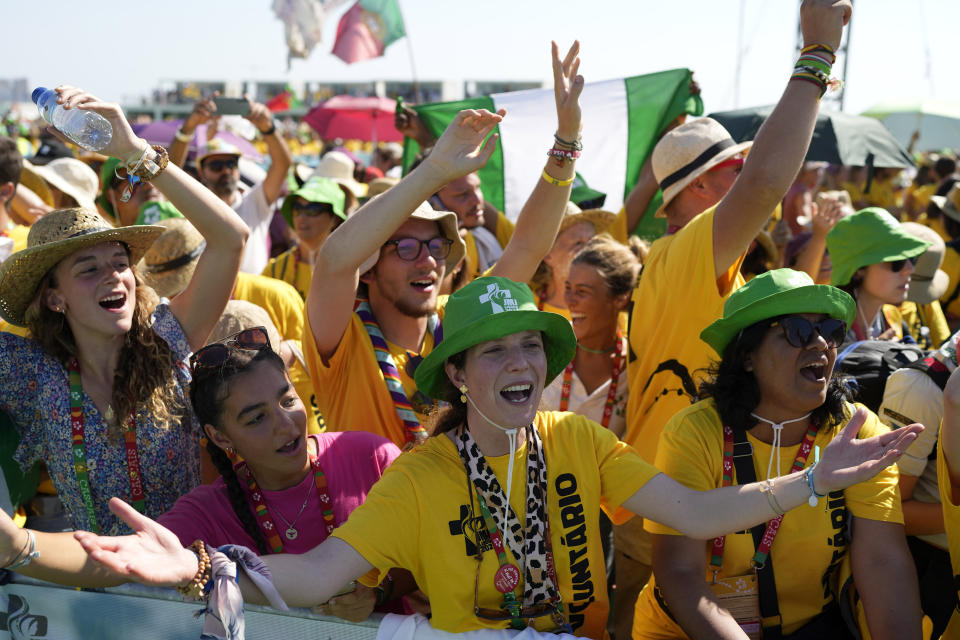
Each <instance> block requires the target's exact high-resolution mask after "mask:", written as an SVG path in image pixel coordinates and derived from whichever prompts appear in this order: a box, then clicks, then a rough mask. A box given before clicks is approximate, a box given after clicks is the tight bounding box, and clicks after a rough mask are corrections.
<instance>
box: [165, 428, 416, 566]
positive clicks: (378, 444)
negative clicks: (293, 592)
mask: <svg viewBox="0 0 960 640" xmlns="http://www.w3.org/2000/svg"><path fill="white" fill-rule="evenodd" d="M309 437H310V438H312V439H313V440H314V441H315V443H316V445H317V452H318V455H319V459H320V466H321V468H322V469H323V473H324V475H325V476H326V479H327V491H329V492H330V499H331V500H332V501H333V517H334V519H335V520H336V522H337V526H339V525H341V524H343V523H344V522H345V521H346V520H347V516H348V515H350V512H351V511H353V510H354V509H355V508H356V507H358V506H359V505H360V504H361V503H362V502H363V501H364V500H365V499H366V497H367V493H368V492H369V491H370V488H371V487H372V486H373V485H374V483H375V482H376V481H377V480H379V479H380V476H381V475H382V474H383V472H384V470H386V468H387V467H388V466H390V463H391V462H393V461H394V459H395V458H396V457H397V456H398V455H400V449H398V448H397V446H396V445H395V444H393V443H392V442H390V441H389V440H387V439H386V438H382V437H380V436H378V435H374V434H372V433H368V432H366V431H343V432H337V433H321V434H317V435H311V436H309ZM241 485H242V486H243V489H244V493H247V487H246V483H244V482H243V480H242V479H241ZM308 489H309V492H308ZM308 493H309V497H307V495H308ZM263 494H264V497H265V498H266V502H267V505H268V507H269V508H270V510H271V512H273V510H274V509H279V510H280V513H282V514H283V515H284V517H286V518H287V519H288V520H289V519H291V518H293V517H294V516H295V514H296V513H297V512H298V511H300V507H301V506H302V505H303V501H304V498H307V507H306V508H305V509H304V511H303V513H302V514H301V515H300V517H299V519H297V521H296V529H297V531H298V532H299V534H300V535H299V537H298V538H297V539H296V540H287V538H286V537H285V536H283V535H282V534H281V536H282V537H281V540H282V541H283V545H284V553H306V552H307V551H309V550H310V549H312V548H313V547H315V546H317V545H318V544H320V543H321V542H323V541H324V540H325V539H326V538H327V533H326V526H325V524H324V520H323V514H322V513H321V509H320V498H319V497H318V495H317V490H316V487H315V485H314V482H313V474H312V473H308V474H307V475H306V477H304V479H303V480H302V481H301V482H300V483H299V484H298V485H296V486H294V487H290V488H289V489H284V490H282V491H264V492H263ZM247 502H248V504H250V509H251V513H252V511H253V504H252V503H251V502H250V498H249V495H248V497H247ZM272 517H273V519H274V522H275V523H276V525H277V526H278V527H280V528H281V531H282V530H283V529H285V528H286V527H284V526H283V521H282V520H281V519H280V518H278V517H276V516H275V515H274V516H272ZM158 522H160V524H162V525H163V526H165V527H166V528H168V529H170V530H171V531H173V533H174V534H176V536H177V537H178V538H180V542H181V544H183V545H189V544H190V543H192V542H193V541H194V540H197V539H200V540H203V541H204V542H206V543H207V544H210V545H212V546H215V547H219V546H221V545H224V544H239V545H243V546H245V547H248V548H250V549H254V550H255V549H256V544H255V543H254V541H253V538H251V537H250V536H249V535H248V534H247V532H246V530H244V528H243V525H242V524H241V523H240V520H239V519H238V518H237V516H236V514H235V513H234V511H233V507H232V506H231V505H230V498H229V496H228V495H227V485H226V483H225V482H224V481H223V478H217V480H216V481H215V482H214V483H213V484H210V485H202V486H199V487H197V488H196V489H194V490H193V491H191V492H190V493H188V494H187V495H185V496H183V497H182V498H180V499H179V500H177V502H176V504H174V505H173V508H172V509H170V511H167V512H166V513H164V514H163V515H161V516H160V517H159V518H158Z"/></svg>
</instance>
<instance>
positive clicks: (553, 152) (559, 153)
mask: <svg viewBox="0 0 960 640" xmlns="http://www.w3.org/2000/svg"><path fill="white" fill-rule="evenodd" d="M547 155H548V156H556V157H558V158H567V159H568V160H576V159H577V158H579V157H580V152H579V151H575V150H570V149H557V148H556V147H553V148H552V149H550V150H549V151H547Z"/></svg>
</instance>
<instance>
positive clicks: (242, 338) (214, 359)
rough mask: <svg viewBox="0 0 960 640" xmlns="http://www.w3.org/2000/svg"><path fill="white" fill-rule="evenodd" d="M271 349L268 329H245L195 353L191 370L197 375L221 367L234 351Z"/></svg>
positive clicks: (191, 358)
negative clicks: (199, 372)
mask: <svg viewBox="0 0 960 640" xmlns="http://www.w3.org/2000/svg"><path fill="white" fill-rule="evenodd" d="M270 348H271V347H270V336H269V335H268V334H267V329H266V327H253V328H251V329H244V330H243V331H238V332H237V333H235V334H233V335H232V336H227V337H226V338H224V339H223V340H221V341H219V342H214V343H212V344H208V345H207V346H205V347H203V348H201V349H198V350H197V351H195V352H194V354H193V355H192V356H190V370H191V372H192V373H195V372H197V371H199V370H201V369H213V368H216V367H219V366H220V365H222V364H223V363H224V362H226V361H227V358H229V357H230V351H231V350H233V349H243V350H245V351H262V350H263V349H270Z"/></svg>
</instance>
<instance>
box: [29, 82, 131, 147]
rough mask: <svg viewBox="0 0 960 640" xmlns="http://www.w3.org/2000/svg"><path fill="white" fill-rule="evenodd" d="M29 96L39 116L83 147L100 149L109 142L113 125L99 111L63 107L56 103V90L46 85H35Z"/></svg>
mask: <svg viewBox="0 0 960 640" xmlns="http://www.w3.org/2000/svg"><path fill="white" fill-rule="evenodd" d="M31 97H32V98H33V101H34V102H35V103H36V105H37V109H39V110H40V117H42V118H43V119H44V120H46V121H47V122H49V123H50V124H52V125H53V126H54V127H56V128H57V129H58V130H59V131H60V132H61V133H62V134H63V135H65V136H67V137H68V138H70V140H72V141H73V142H75V143H77V144H78V145H80V146H81V147H83V148H84V149H87V150H88V151H100V150H101V149H103V148H104V147H105V146H107V145H108V144H110V139H111V138H112V137H113V127H112V126H110V122H109V121H108V120H107V119H106V118H104V117H103V116H102V115H100V114H99V113H95V112H93V111H83V110H81V109H77V108H73V109H64V108H63V106H62V105H58V104H57V92H56V91H53V90H51V89H47V88H46V87H37V88H36V89H34V90H33V94H32V95H31Z"/></svg>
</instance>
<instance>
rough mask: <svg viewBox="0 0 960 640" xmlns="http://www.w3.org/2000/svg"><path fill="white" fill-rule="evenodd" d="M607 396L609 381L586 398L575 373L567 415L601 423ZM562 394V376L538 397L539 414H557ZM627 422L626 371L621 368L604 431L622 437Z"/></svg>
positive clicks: (555, 379) (584, 389)
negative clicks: (576, 415)
mask: <svg viewBox="0 0 960 640" xmlns="http://www.w3.org/2000/svg"><path fill="white" fill-rule="evenodd" d="M609 392H610V381H609V380H607V381H606V382H604V383H603V384H602V385H600V386H599V387H597V388H596V389H594V390H593V393H591V394H587V389H586V387H584V386H583V382H581V381H580V377H579V376H577V372H576V371H574V372H573V375H572V376H571V377H570V404H569V406H568V407H567V411H572V412H573V413H576V414H578V415H581V416H584V417H586V418H589V419H590V420H593V421H594V422H597V423H600V424H602V423H603V410H604V408H606V406H607V395H608V393H609ZM562 393H563V373H562V372H561V373H560V375H558V376H557V377H556V378H554V379H553V382H551V383H550V384H549V385H547V386H546V387H545V388H544V390H543V394H542V395H541V396H540V407H539V409H540V411H559V410H560V396H561V394H562ZM626 420H627V368H626V367H623V369H622V370H621V371H620V377H619V378H618V381H617V395H616V396H615V397H614V400H613V413H612V414H610V424H608V425H607V428H608V429H610V430H611V431H612V432H613V433H615V434H617V437H620V436H622V435H623V432H624V430H625V429H626Z"/></svg>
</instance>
